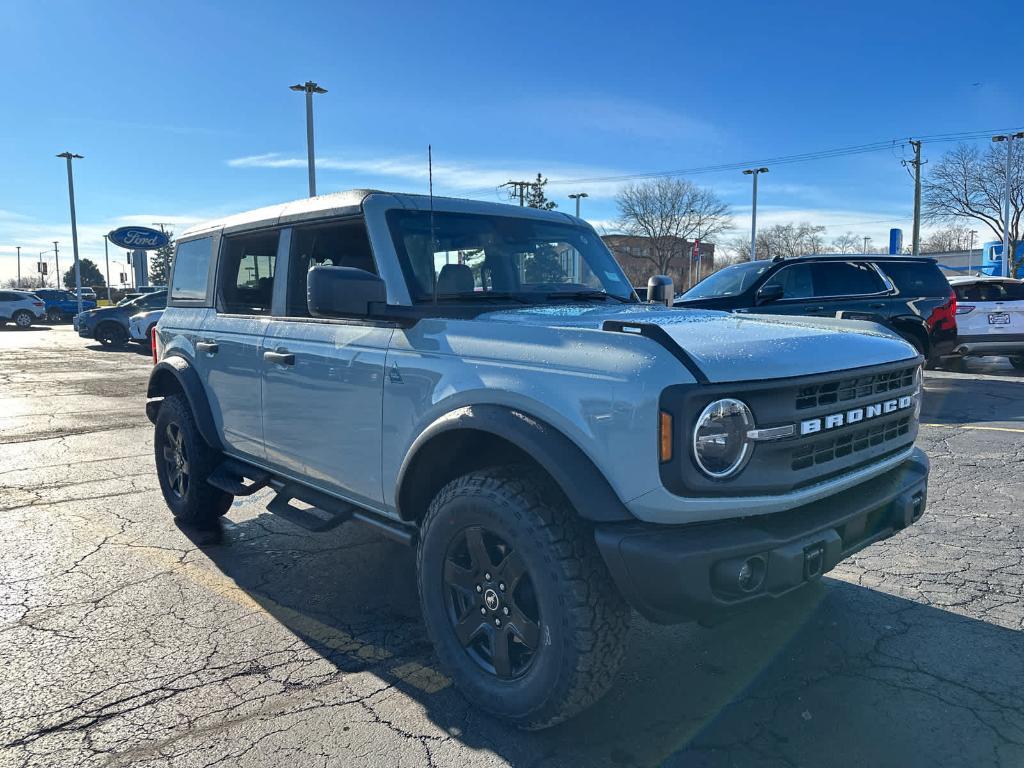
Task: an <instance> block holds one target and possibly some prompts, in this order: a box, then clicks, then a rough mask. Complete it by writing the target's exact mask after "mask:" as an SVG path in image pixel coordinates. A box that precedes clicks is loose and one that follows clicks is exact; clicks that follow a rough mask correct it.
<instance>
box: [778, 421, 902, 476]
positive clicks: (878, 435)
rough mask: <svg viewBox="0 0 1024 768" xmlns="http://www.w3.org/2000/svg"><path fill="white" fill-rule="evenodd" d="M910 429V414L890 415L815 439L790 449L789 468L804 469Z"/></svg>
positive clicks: (862, 448) (893, 438)
mask: <svg viewBox="0 0 1024 768" xmlns="http://www.w3.org/2000/svg"><path fill="white" fill-rule="evenodd" d="M909 431H910V417H909V416H904V417H903V418H901V419H893V420H891V421H888V422H884V423H881V424H872V425H871V426H870V427H865V428H864V429H858V430H856V431H855V432H850V433H848V434H845V435H841V436H838V437H835V438H832V439H826V440H815V441H814V442H813V443H808V444H806V445H802V446H800V447H799V448H797V449H796V450H794V451H793V457H792V458H793V461H792V468H793V469H794V470H798V469H807V468H808V467H813V466H816V465H819V464H826V463H828V462H830V461H833V460H835V459H841V458H843V457H844V456H849V455H850V454H853V453H857V452H858V451H863V450H864V449H865V448H870V447H872V446H875V445H881V444H882V443H887V442H889V441H890V440H895V439H896V438H898V437H901V436H902V435H905V434H907V432H909Z"/></svg>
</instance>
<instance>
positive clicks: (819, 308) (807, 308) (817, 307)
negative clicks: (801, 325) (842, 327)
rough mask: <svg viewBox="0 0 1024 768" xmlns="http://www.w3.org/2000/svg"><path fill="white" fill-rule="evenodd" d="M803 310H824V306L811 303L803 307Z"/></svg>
mask: <svg viewBox="0 0 1024 768" xmlns="http://www.w3.org/2000/svg"><path fill="white" fill-rule="evenodd" d="M804 311H805V312H824V311H825V307H824V306H823V305H821V304H817V305H815V304H811V305H809V306H806V307H804Z"/></svg>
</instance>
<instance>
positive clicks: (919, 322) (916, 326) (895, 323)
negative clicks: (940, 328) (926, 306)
mask: <svg viewBox="0 0 1024 768" xmlns="http://www.w3.org/2000/svg"><path fill="white" fill-rule="evenodd" d="M887 325H888V327H889V328H891V329H892V330H893V331H895V332H896V333H898V334H899V335H900V336H903V338H906V337H907V334H912V335H914V336H916V337H917V338H918V340H919V341H920V342H921V344H922V345H923V346H924V349H922V350H918V351H919V352H921V354H922V355H924V356H925V357H928V355H930V354H931V348H932V339H931V334H930V333H929V332H928V323H927V322H925V321H924V320H923V319H922V318H920V317H917V316H913V317H905V316H901V317H894V318H892V320H891V321H889V322H888V323H887ZM911 343H913V342H911ZM914 346H915V347H916V346H917V345H916V344H915V345H914Z"/></svg>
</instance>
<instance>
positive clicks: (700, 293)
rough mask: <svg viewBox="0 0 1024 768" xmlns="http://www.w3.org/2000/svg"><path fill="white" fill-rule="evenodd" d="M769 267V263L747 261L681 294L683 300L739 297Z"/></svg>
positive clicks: (718, 273) (726, 269)
mask: <svg viewBox="0 0 1024 768" xmlns="http://www.w3.org/2000/svg"><path fill="white" fill-rule="evenodd" d="M769 266H771V262H770V261H748V262H747V263H746V264H733V265H732V266H731V267H725V268H724V269H720V270H718V271H717V272H714V273H712V274H710V275H708V276H707V277H705V278H704V279H703V280H701V281H700V282H699V283H697V284H696V285H695V286H693V288H691V289H690V290H688V291H687V292H686V293H685V294H683V298H684V299H717V298H722V297H725V296H739V295H740V294H741V293H743V292H744V291H746V290H747V289H748V288H749V287H750V286H751V285H753V284H754V281H755V280H757V278H759V277H760V276H761V275H763V274H764V272H765V270H766V269H768V267H769Z"/></svg>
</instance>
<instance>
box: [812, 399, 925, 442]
mask: <svg viewBox="0 0 1024 768" xmlns="http://www.w3.org/2000/svg"><path fill="white" fill-rule="evenodd" d="M913 404H914V396H913V395H904V396H903V397H899V398H893V399H892V400H883V401H882V402H880V403H872V404H871V405H866V406H864V407H862V408H851V409H850V410H848V411H840V412H839V413H830V414H828V415H827V416H822V417H821V418H817V419H804V420H803V421H801V422H800V434H801V435H813V434H814V433H815V432H827V431H828V430H830V429H836V428H838V427H841V426H843V425H844V424H856V423H857V422H858V421H864V420H865V419H875V418H878V417H879V416H881V415H883V414H889V413H896V411H902V410H905V409H907V408H910V407H911V406H912V405H913Z"/></svg>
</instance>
